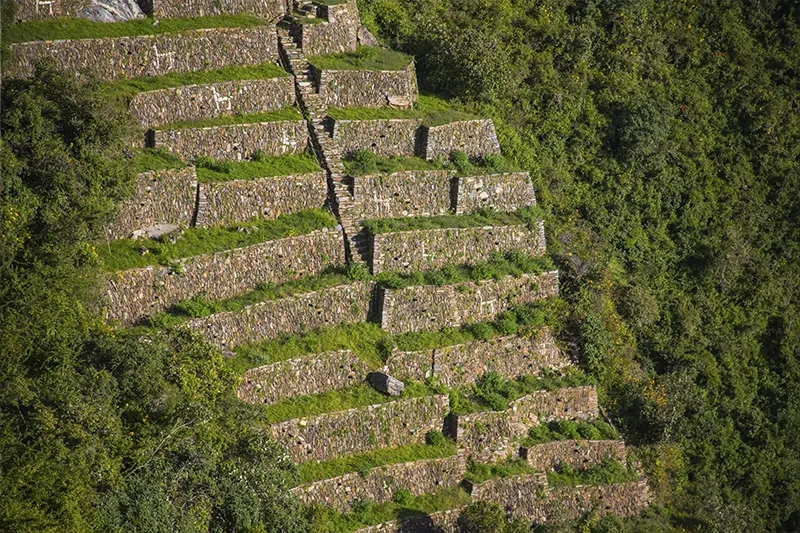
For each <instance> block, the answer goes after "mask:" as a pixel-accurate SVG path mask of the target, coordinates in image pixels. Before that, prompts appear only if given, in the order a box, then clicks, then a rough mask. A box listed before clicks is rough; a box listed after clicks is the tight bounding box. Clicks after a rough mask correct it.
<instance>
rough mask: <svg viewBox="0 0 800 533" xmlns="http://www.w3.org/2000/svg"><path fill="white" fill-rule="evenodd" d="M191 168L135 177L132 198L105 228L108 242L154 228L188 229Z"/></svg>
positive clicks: (193, 180) (194, 187)
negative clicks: (164, 225) (159, 225)
mask: <svg viewBox="0 0 800 533" xmlns="http://www.w3.org/2000/svg"><path fill="white" fill-rule="evenodd" d="M196 197H197V176H196V174H195V169H194V167H185V168H179V169H174V170H153V171H150V172H144V173H142V174H139V175H137V176H136V187H135V190H134V193H133V195H132V196H131V198H130V199H129V200H127V201H125V202H124V203H123V204H122V207H121V208H120V212H119V214H118V215H117V217H116V218H115V219H114V222H112V223H111V225H109V226H108V228H106V237H107V238H108V239H128V238H131V237H135V236H138V233H137V232H139V231H140V230H142V229H144V228H148V227H151V226H155V225H156V224H170V225H175V226H190V225H191V223H192V217H193V216H194V212H195V200H196Z"/></svg>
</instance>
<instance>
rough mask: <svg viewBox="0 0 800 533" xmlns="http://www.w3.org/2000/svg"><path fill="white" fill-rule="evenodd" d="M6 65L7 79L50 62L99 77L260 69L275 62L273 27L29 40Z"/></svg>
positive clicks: (13, 52) (23, 75)
mask: <svg viewBox="0 0 800 533" xmlns="http://www.w3.org/2000/svg"><path fill="white" fill-rule="evenodd" d="M10 49H11V59H10V60H9V61H8V63H7V65H6V69H7V74H8V76H10V77H12V78H28V77H30V76H32V75H33V65H34V63H36V61H38V60H40V59H45V58H51V59H52V60H53V61H55V63H56V66H57V67H58V68H59V70H63V71H66V72H71V73H75V74H77V73H80V72H82V71H83V72H87V73H89V74H90V75H94V76H96V77H98V78H100V79H107V80H115V79H120V78H142V77H147V76H161V75H164V74H171V73H176V74H177V73H184V72H195V71H198V70H213V69H219V68H222V67H226V66H233V65H260V64H262V63H269V62H273V61H277V60H278V37H277V34H276V30H275V26H274V25H270V26H254V27H250V28H212V29H203V30H190V31H185V32H182V33H164V34H160V35H139V36H134V37H109V38H103V39H78V40H66V41H34V42H27V43H16V44H12V45H10Z"/></svg>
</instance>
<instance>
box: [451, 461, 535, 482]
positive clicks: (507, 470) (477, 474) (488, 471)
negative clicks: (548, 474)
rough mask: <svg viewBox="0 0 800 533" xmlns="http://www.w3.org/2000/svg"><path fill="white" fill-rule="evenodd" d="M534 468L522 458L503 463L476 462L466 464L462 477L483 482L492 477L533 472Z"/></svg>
mask: <svg viewBox="0 0 800 533" xmlns="http://www.w3.org/2000/svg"><path fill="white" fill-rule="evenodd" d="M534 472H535V471H534V469H533V468H532V467H531V466H530V465H529V464H528V463H527V462H525V461H524V460H523V459H515V460H511V461H506V462H503V463H476V462H470V463H469V464H468V465H467V473H466V475H465V476H464V479H466V480H467V481H470V482H472V483H483V482H484V481H488V480H490V479H494V478H506V477H512V476H521V475H524V474H533V473H534Z"/></svg>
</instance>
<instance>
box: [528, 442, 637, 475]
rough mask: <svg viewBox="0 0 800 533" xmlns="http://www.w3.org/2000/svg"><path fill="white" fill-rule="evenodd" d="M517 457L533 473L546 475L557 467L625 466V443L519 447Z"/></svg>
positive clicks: (563, 443) (584, 468) (545, 444)
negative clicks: (613, 463) (614, 462)
mask: <svg viewBox="0 0 800 533" xmlns="http://www.w3.org/2000/svg"><path fill="white" fill-rule="evenodd" d="M519 456H520V458H521V459H524V460H525V461H526V462H527V463H528V464H529V465H530V466H531V467H533V468H534V469H535V470H538V471H541V472H546V471H548V470H554V469H555V468H556V467H558V466H559V465H570V466H571V467H573V468H575V469H578V470H586V469H589V468H592V467H594V466H597V465H599V464H600V463H602V462H603V461H604V460H606V459H615V460H617V461H619V462H620V463H622V464H625V461H626V459H627V455H626V453H625V443H624V442H622V441H621V440H557V441H553V442H545V443H542V444H537V445H536V446H531V447H528V448H520V450H519Z"/></svg>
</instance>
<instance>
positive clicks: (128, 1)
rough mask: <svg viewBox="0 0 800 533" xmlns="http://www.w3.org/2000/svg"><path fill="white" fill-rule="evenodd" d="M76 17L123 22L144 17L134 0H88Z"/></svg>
mask: <svg viewBox="0 0 800 533" xmlns="http://www.w3.org/2000/svg"><path fill="white" fill-rule="evenodd" d="M78 17H80V18H84V19H89V20H93V21H95V22H123V21H125V20H133V19H141V18H144V13H142V9H141V8H140V7H139V4H137V3H136V2H134V0H89V5H87V6H86V7H84V8H83V9H81V10H80V11H79V12H78Z"/></svg>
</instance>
